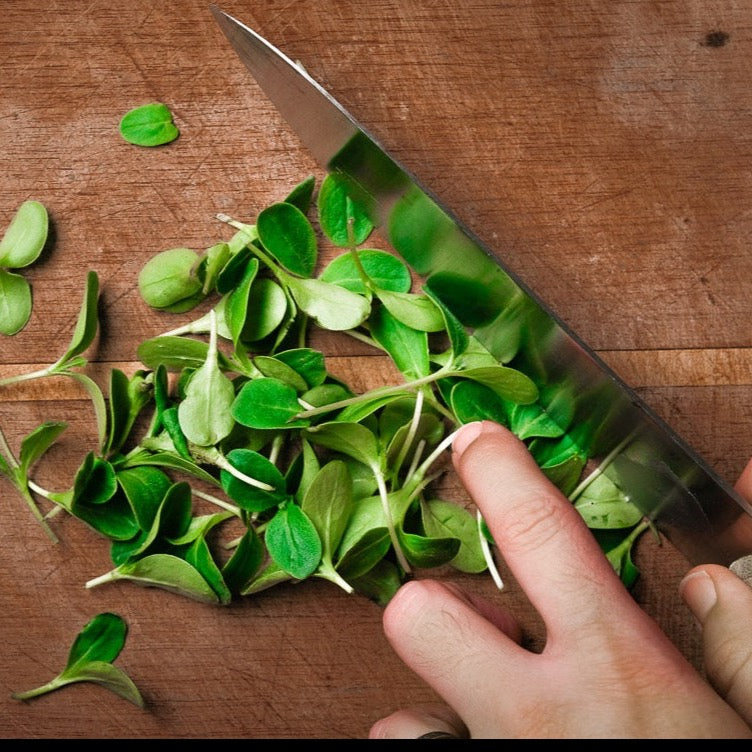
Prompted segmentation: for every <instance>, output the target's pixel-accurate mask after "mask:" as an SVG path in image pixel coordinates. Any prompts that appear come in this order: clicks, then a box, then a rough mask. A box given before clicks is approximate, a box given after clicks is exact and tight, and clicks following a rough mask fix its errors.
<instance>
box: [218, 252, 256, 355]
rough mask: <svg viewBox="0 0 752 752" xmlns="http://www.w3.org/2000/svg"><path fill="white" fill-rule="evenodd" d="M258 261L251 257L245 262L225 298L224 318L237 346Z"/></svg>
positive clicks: (246, 314)
mask: <svg viewBox="0 0 752 752" xmlns="http://www.w3.org/2000/svg"><path fill="white" fill-rule="evenodd" d="M258 268H259V261H258V259H256V258H253V259H251V260H250V261H249V262H248V264H246V267H245V271H244V272H243V276H242V277H241V279H240V282H239V283H238V285H237V286H236V287H235V288H233V289H232V290H231V291H230V292H229V293H228V294H227V297H226V298H225V305H224V311H223V312H224V320H225V323H226V324H227V327H228V329H229V330H230V337H231V339H232V343H233V345H234V346H235V347H236V348H237V347H238V345H239V344H240V338H241V335H242V333H243V327H244V326H245V322H246V318H247V316H248V297H249V295H250V293H251V285H252V284H253V280H254V279H255V278H256V274H257V273H258Z"/></svg>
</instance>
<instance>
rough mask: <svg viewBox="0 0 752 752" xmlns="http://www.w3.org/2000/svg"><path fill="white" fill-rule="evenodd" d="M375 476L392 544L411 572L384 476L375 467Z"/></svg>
mask: <svg viewBox="0 0 752 752" xmlns="http://www.w3.org/2000/svg"><path fill="white" fill-rule="evenodd" d="M373 474H374V477H375V478H376V485H377V486H378V487H379V496H380V497H381V507H382V509H383V510H384V517H385V518H386V528H387V530H388V531H389V537H390V538H391V539H392V545H393V546H394V553H395V554H396V555H397V561H398V562H399V564H400V566H401V567H402V569H403V570H404V571H405V573H409V572H411V571H412V570H411V568H410V564H409V563H408V561H407V559H406V558H405V553H404V551H403V550H402V546H400V542H399V539H398V538H397V531H396V529H395V527H394V519H393V518H392V510H391V509H390V508H389V494H388V493H387V490H386V483H385V482H384V476H383V475H382V474H381V472H380V471H379V470H378V469H376V468H375V469H373Z"/></svg>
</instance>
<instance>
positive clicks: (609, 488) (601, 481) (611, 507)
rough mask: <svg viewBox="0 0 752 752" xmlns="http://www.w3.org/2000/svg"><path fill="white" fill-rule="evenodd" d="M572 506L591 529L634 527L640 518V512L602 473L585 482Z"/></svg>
mask: <svg viewBox="0 0 752 752" xmlns="http://www.w3.org/2000/svg"><path fill="white" fill-rule="evenodd" d="M574 506H575V509H576V510H577V511H578V512H579V513H580V515H581V516H582V518H583V519H584V520H585V523H586V524H587V526H588V527H589V528H590V529H591V530H592V529H596V528H598V529H605V530H613V529H620V528H628V527H634V525H636V524H637V523H638V522H639V521H640V520H641V519H642V512H641V511H640V510H639V509H638V508H637V507H636V506H635V505H634V504H633V503H632V502H631V501H629V499H628V498H627V496H626V495H625V494H624V492H623V491H621V489H619V487H618V486H617V485H616V484H615V483H614V482H613V481H612V480H611V479H610V478H609V477H608V476H606V475H604V474H602V473H601V474H599V475H597V476H596V477H595V478H594V479H593V480H592V481H590V483H588V484H587V486H586V487H585V488H584V490H583V491H582V493H580V495H579V496H578V497H577V499H576V500H575V502H574Z"/></svg>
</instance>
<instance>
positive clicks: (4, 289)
mask: <svg viewBox="0 0 752 752" xmlns="http://www.w3.org/2000/svg"><path fill="white" fill-rule="evenodd" d="M31 306H32V302H31V285H29V283H28V282H27V281H26V279H25V278H24V277H22V276H21V275H20V274H15V273H13V272H9V271H7V270H6V269H0V334H7V335H9V336H10V335H13V334H17V333H18V332H20V331H21V329H23V328H24V327H25V326H26V324H27V323H28V321H29V318H30V317H31Z"/></svg>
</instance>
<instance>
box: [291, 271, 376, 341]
mask: <svg viewBox="0 0 752 752" xmlns="http://www.w3.org/2000/svg"><path fill="white" fill-rule="evenodd" d="M287 285H288V289H289V290H290V294H291V295H292V297H293V299H294V300H295V302H296V303H297V305H298V307H299V308H300V309H301V310H302V311H305V312H306V313H307V314H308V315H309V316H310V317H311V318H312V319H314V321H316V323H317V324H318V325H319V326H320V327H322V328H323V329H330V330H331V331H344V330H347V329H355V328H356V327H358V326H360V325H361V324H362V323H363V322H364V321H365V320H366V319H367V318H368V314H369V313H370V311H371V304H370V303H369V302H368V300H367V299H366V298H364V297H363V296H362V295H358V294H357V293H354V292H350V291H349V290H346V289H345V288H344V287H339V285H332V284H329V283H328V282H324V281H322V280H320V279H293V278H291V279H289V280H287Z"/></svg>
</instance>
